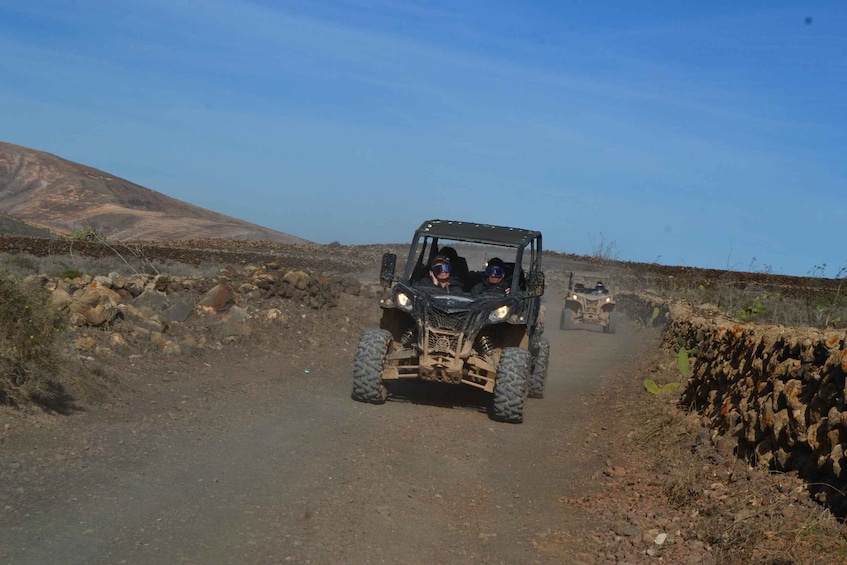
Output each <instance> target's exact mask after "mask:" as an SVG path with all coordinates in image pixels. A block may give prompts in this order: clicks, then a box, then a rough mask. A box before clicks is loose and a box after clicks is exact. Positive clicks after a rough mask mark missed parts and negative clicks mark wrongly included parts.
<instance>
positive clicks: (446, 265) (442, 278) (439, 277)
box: [415, 254, 464, 294]
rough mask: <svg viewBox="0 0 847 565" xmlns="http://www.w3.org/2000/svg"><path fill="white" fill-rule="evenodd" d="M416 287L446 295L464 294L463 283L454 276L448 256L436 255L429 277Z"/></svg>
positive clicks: (430, 266) (430, 267) (431, 264)
mask: <svg viewBox="0 0 847 565" xmlns="http://www.w3.org/2000/svg"><path fill="white" fill-rule="evenodd" d="M415 286H417V287H420V288H423V289H433V290H435V291H436V292H439V293H445V294H464V292H463V290H462V283H461V282H460V281H459V279H457V278H456V277H454V276H453V269H452V267H451V265H450V258H449V257H447V256H446V255H440V254H439V255H436V256H435V257H433V259H432V262H431V263H430V265H429V276H428V277H424V279H423V280H422V281H420V282H419V283H418V284H416V285H415Z"/></svg>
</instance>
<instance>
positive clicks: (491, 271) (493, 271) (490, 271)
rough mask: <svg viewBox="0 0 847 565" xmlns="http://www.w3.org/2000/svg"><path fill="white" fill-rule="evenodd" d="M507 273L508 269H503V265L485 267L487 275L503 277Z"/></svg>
mask: <svg viewBox="0 0 847 565" xmlns="http://www.w3.org/2000/svg"><path fill="white" fill-rule="evenodd" d="M505 274H506V271H504V270H503V268H502V267H486V268H485V276H486V277H496V278H498V279H499V278H501V277H502V276H504V275H505Z"/></svg>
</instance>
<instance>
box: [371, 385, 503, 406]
mask: <svg viewBox="0 0 847 565" xmlns="http://www.w3.org/2000/svg"><path fill="white" fill-rule="evenodd" d="M386 388H387V389H388V398H387V399H386V400H387V402H408V403H411V404H421V405H426V406H440V407H444V408H461V409H468V410H475V411H477V412H481V413H487V412H488V411H489V407H490V404H491V394H489V393H487V392H485V391H484V390H481V389H478V388H475V387H472V386H468V385H459V386H457V385H452V384H446V383H437V382H432V381H421V380H418V379H401V380H398V381H395V382H389V383H386Z"/></svg>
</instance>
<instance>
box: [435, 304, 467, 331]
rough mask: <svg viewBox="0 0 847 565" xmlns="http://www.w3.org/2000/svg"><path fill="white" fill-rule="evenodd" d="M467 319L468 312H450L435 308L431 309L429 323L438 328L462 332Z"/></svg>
mask: <svg viewBox="0 0 847 565" xmlns="http://www.w3.org/2000/svg"><path fill="white" fill-rule="evenodd" d="M467 319H468V313H467V312H456V313H453V314H448V313H447V312H442V311H440V310H436V309H435V308H430V309H429V320H428V322H429V325H430V327H432V328H437V329H439V330H446V331H451V332H460V331H462V330H463V329H464V327H465V322H466V321H467Z"/></svg>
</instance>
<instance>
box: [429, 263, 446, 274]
mask: <svg viewBox="0 0 847 565" xmlns="http://www.w3.org/2000/svg"><path fill="white" fill-rule="evenodd" d="M432 273H433V274H434V275H435V276H438V275H441V274H443V273H450V265H448V264H447V263H438V264H437V265H433V266H432Z"/></svg>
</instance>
